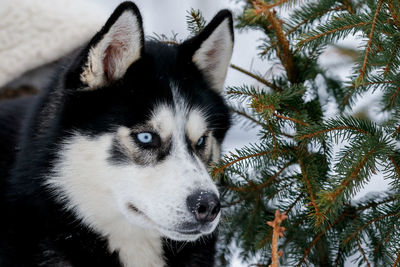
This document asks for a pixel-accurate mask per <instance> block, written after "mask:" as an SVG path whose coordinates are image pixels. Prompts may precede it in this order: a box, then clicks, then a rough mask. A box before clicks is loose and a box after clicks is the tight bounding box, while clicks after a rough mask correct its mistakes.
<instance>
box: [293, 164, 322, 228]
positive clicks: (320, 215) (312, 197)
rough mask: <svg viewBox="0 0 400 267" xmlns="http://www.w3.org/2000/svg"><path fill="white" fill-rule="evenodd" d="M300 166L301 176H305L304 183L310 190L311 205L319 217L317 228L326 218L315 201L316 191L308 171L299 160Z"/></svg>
mask: <svg viewBox="0 0 400 267" xmlns="http://www.w3.org/2000/svg"><path fill="white" fill-rule="evenodd" d="M299 164H300V170H301V174H302V176H303V181H304V182H305V185H306V187H307V190H308V196H309V197H310V199H311V205H312V206H313V207H314V210H315V215H316V217H317V220H316V226H317V227H318V226H320V225H321V224H322V223H323V221H324V220H325V218H324V216H323V215H322V213H321V211H320V210H319V207H318V204H317V202H316V201H315V195H314V190H313V189H312V186H311V183H310V180H309V179H308V177H307V173H306V170H305V167H304V163H303V161H302V160H301V159H299Z"/></svg>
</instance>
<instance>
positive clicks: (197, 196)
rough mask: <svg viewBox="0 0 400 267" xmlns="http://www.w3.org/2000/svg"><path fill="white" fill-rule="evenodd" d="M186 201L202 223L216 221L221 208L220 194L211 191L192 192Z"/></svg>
mask: <svg viewBox="0 0 400 267" xmlns="http://www.w3.org/2000/svg"><path fill="white" fill-rule="evenodd" d="M186 203H187V206H188V208H189V210H190V211H191V212H192V213H193V214H194V217H195V218H196V220H197V221H198V222H200V223H208V222H212V221H214V219H215V218H216V217H217V215H218V213H219V211H220V209H221V204H220V203H219V199H218V196H217V195H216V194H215V193H210V192H204V191H198V192H196V193H194V194H191V195H190V196H188V198H187V199H186Z"/></svg>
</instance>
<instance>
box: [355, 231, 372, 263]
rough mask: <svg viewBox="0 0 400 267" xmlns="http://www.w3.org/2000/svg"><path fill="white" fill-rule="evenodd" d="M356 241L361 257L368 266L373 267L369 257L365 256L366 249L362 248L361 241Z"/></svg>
mask: <svg viewBox="0 0 400 267" xmlns="http://www.w3.org/2000/svg"><path fill="white" fill-rule="evenodd" d="M355 239H356V242H357V247H358V250H359V251H360V253H361V255H362V256H363V258H364V261H365V263H366V264H367V266H368V267H371V264H370V263H369V261H368V257H367V255H365V251H364V249H363V248H362V246H361V244H360V241H359V240H358V238H357V237H356V238H355Z"/></svg>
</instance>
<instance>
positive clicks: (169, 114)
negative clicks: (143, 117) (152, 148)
mask: <svg viewBox="0 0 400 267" xmlns="http://www.w3.org/2000/svg"><path fill="white" fill-rule="evenodd" d="M150 125H151V126H152V127H153V128H154V129H155V130H156V131H157V132H158V133H159V134H160V136H161V138H163V139H165V138H167V137H169V136H171V134H172V132H173V131H174V129H175V128H176V127H177V121H176V119H175V116H174V111H173V108H172V107H171V105H167V104H164V105H158V106H157V107H156V108H155V109H154V110H153V113H152V116H151V119H150Z"/></svg>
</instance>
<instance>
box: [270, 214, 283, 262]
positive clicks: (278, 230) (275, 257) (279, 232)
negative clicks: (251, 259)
mask: <svg viewBox="0 0 400 267" xmlns="http://www.w3.org/2000/svg"><path fill="white" fill-rule="evenodd" d="M286 219H287V215H286V213H285V212H283V213H280V212H279V210H276V211H275V219H274V220H273V221H269V222H267V224H268V225H269V226H271V227H272V228H273V229H274V230H273V234H272V253H271V254H272V264H271V265H270V266H269V267H279V257H280V256H282V255H283V252H282V251H280V252H278V240H279V237H283V232H284V231H285V230H286V229H285V227H282V226H281V223H282V222H283V221H284V220H286Z"/></svg>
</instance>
